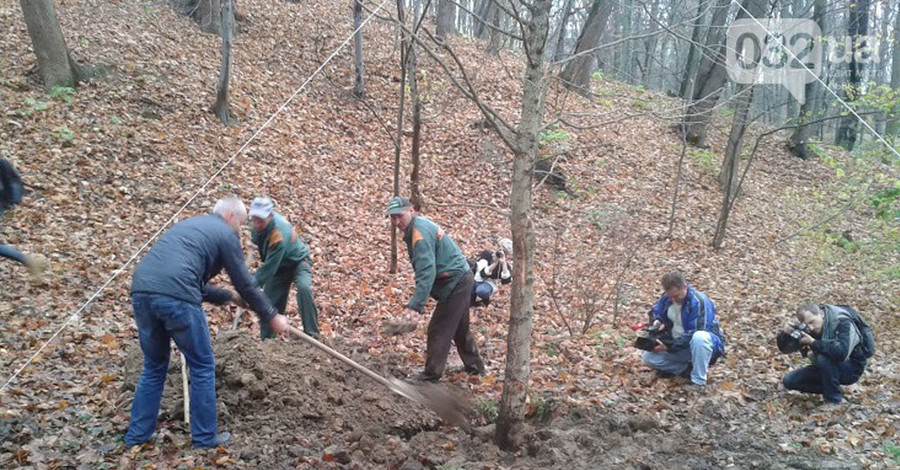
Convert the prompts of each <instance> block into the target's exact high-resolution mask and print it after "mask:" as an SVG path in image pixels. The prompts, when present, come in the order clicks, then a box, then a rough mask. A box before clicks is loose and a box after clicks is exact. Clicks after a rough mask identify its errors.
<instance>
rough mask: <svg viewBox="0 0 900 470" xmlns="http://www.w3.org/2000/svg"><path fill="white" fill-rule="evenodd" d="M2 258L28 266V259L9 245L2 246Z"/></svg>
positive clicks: (0, 255)
mask: <svg viewBox="0 0 900 470" xmlns="http://www.w3.org/2000/svg"><path fill="white" fill-rule="evenodd" d="M0 258H8V259H11V260H13V261H18V262H19V263H22V264H24V265H26V266H27V265H28V258H26V257H25V255H23V254H22V252H21V251H19V250H17V249H15V248H13V247H11V246H9V245H0Z"/></svg>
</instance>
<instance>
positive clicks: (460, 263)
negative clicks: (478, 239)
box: [387, 197, 484, 382]
mask: <svg viewBox="0 0 900 470" xmlns="http://www.w3.org/2000/svg"><path fill="white" fill-rule="evenodd" d="M387 214H388V216H389V217H390V218H391V223H392V224H393V225H394V226H395V227H397V228H398V229H400V230H401V231H402V232H403V241H404V242H406V249H407V252H408V253H409V260H410V262H411V263H412V266H413V270H414V271H415V275H416V276H415V277H416V291H415V293H414V294H413V297H412V298H411V299H410V300H409V302H408V303H407V304H406V309H405V312H404V313H405V314H406V315H407V316H410V317H413V316H415V315H416V314H422V313H423V312H424V309H425V301H426V300H428V296H429V295H431V297H432V298H434V299H435V300H437V307H435V309H434V313H432V315H431V321H430V322H428V345H427V348H426V350H425V371H424V372H423V373H422V374H421V375H420V376H419V379H420V380H424V381H431V382H436V381H438V380H440V378H441V376H442V375H443V373H444V367H445V366H446V365H447V355H448V354H450V342H451V341H453V342H454V343H456V349H457V351H458V352H459V357H460V358H461V359H462V361H463V365H465V370H466V371H467V372H469V373H470V374H479V375H480V374H483V373H484V363H483V362H482V360H481V356H479V355H478V347H477V346H476V345H475V339H474V338H473V337H472V333H471V331H470V329H469V307H470V306H471V302H472V285H473V283H474V280H473V277H472V271H471V270H469V264H468V262H466V258H465V256H463V254H462V252H461V251H460V250H459V247H458V246H457V245H456V243H455V242H454V241H453V239H452V238H450V235H448V234H446V233H445V232H444V230H443V229H441V228H440V227H438V226H437V225H435V224H434V222H432V221H430V220H428V219H426V218H424V217H420V216H418V215H415V211H414V210H413V208H412V206H411V205H410V202H409V199H406V198H401V197H394V198H392V199H391V200H390V202H388V206H387Z"/></svg>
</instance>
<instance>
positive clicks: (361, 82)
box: [353, 0, 366, 98]
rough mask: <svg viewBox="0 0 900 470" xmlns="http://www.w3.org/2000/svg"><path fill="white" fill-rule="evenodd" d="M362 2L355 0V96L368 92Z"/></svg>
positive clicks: (359, 96) (360, 96) (361, 95)
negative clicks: (364, 60)
mask: <svg viewBox="0 0 900 470" xmlns="http://www.w3.org/2000/svg"><path fill="white" fill-rule="evenodd" d="M361 26H362V2H361V0H353V30H354V31H356V32H355V33H354V34H353V65H354V68H355V69H356V70H355V72H356V75H355V80H354V81H353V96H355V97H357V98H362V97H363V96H365V94H366V68H365V65H363V49H362V47H363V45H362V28H361Z"/></svg>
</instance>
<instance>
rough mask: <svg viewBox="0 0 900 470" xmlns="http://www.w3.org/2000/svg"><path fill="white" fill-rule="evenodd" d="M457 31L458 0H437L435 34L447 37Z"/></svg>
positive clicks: (442, 37) (443, 37)
mask: <svg viewBox="0 0 900 470" xmlns="http://www.w3.org/2000/svg"><path fill="white" fill-rule="evenodd" d="M454 33H456V0H437V29H436V30H435V34H437V37H439V38H441V39H447V38H448V37H450V36H451V35H453V34H454Z"/></svg>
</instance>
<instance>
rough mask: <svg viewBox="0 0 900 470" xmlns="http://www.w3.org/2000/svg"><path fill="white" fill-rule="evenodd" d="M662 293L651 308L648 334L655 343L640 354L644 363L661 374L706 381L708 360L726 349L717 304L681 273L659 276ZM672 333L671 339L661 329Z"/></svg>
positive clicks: (719, 355) (721, 353)
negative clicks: (717, 317) (663, 335)
mask: <svg viewBox="0 0 900 470" xmlns="http://www.w3.org/2000/svg"><path fill="white" fill-rule="evenodd" d="M662 287H663V289H664V290H665V294H664V295H663V296H662V297H661V298H660V299H659V301H658V302H656V305H654V306H653V309H652V310H651V312H650V313H651V316H652V317H653V323H652V324H651V325H650V328H649V330H650V335H649V337H650V338H655V339H654V341H655V345H652V347H642V345H641V344H640V342H638V343H636V346H637V347H639V348H642V349H648V351H646V352H644V354H643V356H642V358H643V360H644V363H646V364H647V365H649V366H650V367H653V368H654V369H656V370H657V371H659V372H662V373H664V374H672V375H682V376H684V377H688V376H689V377H690V379H691V382H693V383H694V384H695V385H699V386H704V385H706V376H707V372H708V369H709V366H710V364H714V363H715V362H716V360H718V358H719V357H721V356H722V355H724V353H725V338H724V337H723V335H722V331H721V330H720V329H719V322H718V320H716V307H715V305H713V303H712V301H710V300H709V297H707V296H706V295H705V294H704V293H702V292H700V291H699V290H697V289H694V288H693V287H692V286H689V285H688V284H687V282H685V280H684V276H682V275H681V274H680V273H677V272H673V273H668V274H666V275H665V276H663V277H662ZM663 330H664V331H665V332H667V333H670V334H671V340H668V339H663V338H662V337H660V332H661V331H663Z"/></svg>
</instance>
